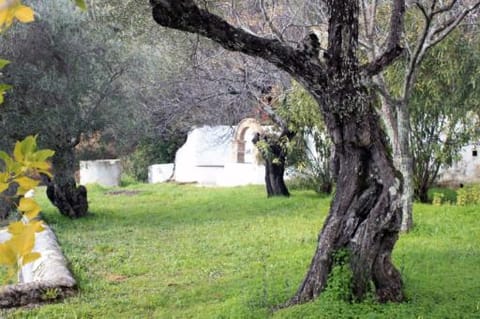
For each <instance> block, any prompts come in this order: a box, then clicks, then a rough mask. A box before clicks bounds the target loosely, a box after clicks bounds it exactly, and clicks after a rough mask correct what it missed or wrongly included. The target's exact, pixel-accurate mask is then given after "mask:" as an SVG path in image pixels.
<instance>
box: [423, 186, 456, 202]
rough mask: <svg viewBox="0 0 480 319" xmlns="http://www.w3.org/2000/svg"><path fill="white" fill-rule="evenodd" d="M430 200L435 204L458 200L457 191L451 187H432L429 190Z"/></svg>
mask: <svg viewBox="0 0 480 319" xmlns="http://www.w3.org/2000/svg"><path fill="white" fill-rule="evenodd" d="M428 201H429V202H430V203H432V204H434V205H441V204H446V203H452V204H454V203H456V202H457V192H456V191H455V190H453V189H451V188H445V187H432V188H430V189H429V190H428Z"/></svg>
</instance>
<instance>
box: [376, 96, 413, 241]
mask: <svg viewBox="0 0 480 319" xmlns="http://www.w3.org/2000/svg"><path fill="white" fill-rule="evenodd" d="M394 112H395V115H394V114H393V113H394ZM382 115H383V120H384V121H385V122H386V126H387V133H388V136H389V138H390V144H391V145H392V150H393V163H394V165H395V167H396V168H397V169H398V170H399V171H400V173H401V174H402V177H403V192H402V198H401V200H402V226H401V231H403V232H408V231H410V230H411V229H412V227H413V213H412V211H413V197H414V185H413V158H412V151H411V148H410V135H409V132H410V114H409V112H408V107H407V104H406V102H397V103H396V104H395V105H389V104H388V102H387V101H386V100H385V99H384V98H382Z"/></svg>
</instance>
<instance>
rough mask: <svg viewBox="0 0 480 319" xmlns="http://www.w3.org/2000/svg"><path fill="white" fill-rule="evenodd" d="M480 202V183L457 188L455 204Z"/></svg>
mask: <svg viewBox="0 0 480 319" xmlns="http://www.w3.org/2000/svg"><path fill="white" fill-rule="evenodd" d="M478 204H480V185H468V186H465V187H463V188H459V189H458V190H457V205H458V206H465V205H478Z"/></svg>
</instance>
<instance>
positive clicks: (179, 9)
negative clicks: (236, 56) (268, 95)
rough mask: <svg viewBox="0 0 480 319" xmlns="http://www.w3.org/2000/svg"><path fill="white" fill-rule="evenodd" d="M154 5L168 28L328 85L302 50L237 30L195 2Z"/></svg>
mask: <svg viewBox="0 0 480 319" xmlns="http://www.w3.org/2000/svg"><path fill="white" fill-rule="evenodd" d="M150 3H151V5H152V8H153V18H154V20H155V21H156V22H157V23H158V24H160V25H162V26H164V27H168V28H173V29H177V30H182V31H186V32H190V33H196V34H200V35H202V36H204V37H207V38H209V39H211V40H213V41H215V42H217V43H218V44H220V45H221V46H222V47H224V48H225V49H227V50H230V51H238V52H242V53H245V54H247V55H251V56H255V57H259V58H262V59H264V60H266V61H268V62H270V63H272V64H274V65H276V66H277V67H279V68H280V69H282V70H284V71H286V72H288V73H290V74H291V75H292V76H294V77H296V78H297V79H299V80H301V81H302V82H303V80H304V79H309V81H311V80H314V81H315V82H316V83H318V84H319V85H320V86H325V85H326V76H325V72H324V70H323V69H322V67H321V66H320V65H319V64H318V63H315V61H314V60H312V59H310V58H309V57H308V56H307V55H305V54H304V53H303V52H302V51H299V50H296V49H294V48H292V47H290V46H287V45H285V44H283V43H282V42H280V41H278V40H275V39H265V38H261V37H258V36H256V35H254V34H252V33H249V32H247V31H245V30H242V29H240V28H236V27H234V26H232V25H230V24H229V23H228V22H226V21H225V20H223V19H222V18H220V17H219V16H216V15H214V14H212V13H210V12H207V11H205V10H202V9H200V8H199V7H198V6H197V5H196V4H195V3H194V2H193V0H150ZM312 82H313V81H312Z"/></svg>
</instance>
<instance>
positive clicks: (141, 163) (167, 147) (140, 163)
mask: <svg viewBox="0 0 480 319" xmlns="http://www.w3.org/2000/svg"><path fill="white" fill-rule="evenodd" d="M184 141H185V139H184V137H174V138H172V139H171V140H168V141H166V140H161V139H153V138H148V139H145V140H143V141H141V142H140V143H139V144H138V146H137V148H136V149H135V151H134V152H133V153H131V154H130V155H128V156H125V157H124V158H123V159H122V166H123V171H124V173H125V174H126V175H128V176H130V177H131V178H133V179H135V180H136V181H139V182H146V181H147V179H148V166H150V165H153V164H162V163H172V162H173V161H174V159H175V152H176V151H177V149H178V148H179V147H180V146H181V145H182V144H183V143H184ZM130 182H131V181H130Z"/></svg>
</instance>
